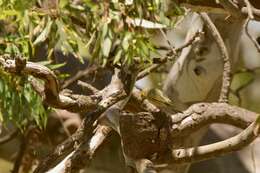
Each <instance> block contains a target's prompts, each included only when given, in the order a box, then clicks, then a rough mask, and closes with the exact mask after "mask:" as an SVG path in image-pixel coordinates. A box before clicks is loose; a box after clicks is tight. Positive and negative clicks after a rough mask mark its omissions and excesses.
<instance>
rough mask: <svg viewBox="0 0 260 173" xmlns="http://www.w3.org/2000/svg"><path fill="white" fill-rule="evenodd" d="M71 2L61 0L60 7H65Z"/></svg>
mask: <svg viewBox="0 0 260 173" xmlns="http://www.w3.org/2000/svg"><path fill="white" fill-rule="evenodd" d="M68 3H69V0H59V7H60V8H64V7H65V6H66V5H67V4H68Z"/></svg>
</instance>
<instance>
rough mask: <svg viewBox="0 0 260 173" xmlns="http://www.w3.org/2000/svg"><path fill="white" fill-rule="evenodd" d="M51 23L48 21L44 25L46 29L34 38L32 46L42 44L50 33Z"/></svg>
mask: <svg viewBox="0 0 260 173" xmlns="http://www.w3.org/2000/svg"><path fill="white" fill-rule="evenodd" d="M52 23H53V21H52V20H49V21H48V22H47V24H46V27H45V28H44V29H43V31H42V33H41V34H40V35H39V36H38V37H37V38H36V40H35V41H34V42H33V45H37V44H39V43H42V42H44V41H45V40H46V39H47V38H48V36H49V33H50V31H51V26H52Z"/></svg>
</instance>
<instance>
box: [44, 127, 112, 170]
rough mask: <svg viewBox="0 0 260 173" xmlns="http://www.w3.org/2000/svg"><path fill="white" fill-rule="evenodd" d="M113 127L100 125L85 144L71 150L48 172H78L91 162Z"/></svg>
mask: <svg viewBox="0 0 260 173" xmlns="http://www.w3.org/2000/svg"><path fill="white" fill-rule="evenodd" d="M111 130H112V129H111V128H110V127H107V126H98V127H97V130H96V132H95V134H94V135H93V136H92V137H91V139H90V140H87V141H86V143H85V144H82V145H81V146H80V147H79V148H78V149H77V150H75V151H73V152H71V153H70V154H69V155H68V156H67V157H66V158H65V159H63V160H62V161H61V162H60V163H59V164H58V165H56V166H55V167H54V168H53V169H51V170H49V171H48V173H65V172H77V171H78V170H79V169H81V168H83V167H84V166H85V165H86V164H89V163H90V162H91V160H92V157H93V155H94V153H95V151H96V150H97V148H98V147H99V146H100V145H101V144H102V143H103V141H104V140H105V139H106V137H107V136H108V134H109V133H110V132H111Z"/></svg>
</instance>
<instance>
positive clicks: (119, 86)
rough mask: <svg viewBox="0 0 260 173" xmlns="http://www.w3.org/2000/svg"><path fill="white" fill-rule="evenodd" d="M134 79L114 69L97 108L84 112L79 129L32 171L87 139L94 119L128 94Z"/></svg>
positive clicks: (38, 172) (47, 165) (42, 168)
mask: <svg viewBox="0 0 260 173" xmlns="http://www.w3.org/2000/svg"><path fill="white" fill-rule="evenodd" d="M135 79H136V76H135V73H131V74H125V73H123V72H122V71H119V70H117V69H116V70H115V74H114V75H113V77H112V80H111V83H110V84H109V85H108V86H107V87H106V88H104V89H103V90H102V91H101V92H102V96H103V99H102V100H101V101H100V102H99V103H98V105H97V109H95V110H93V111H91V112H89V113H87V114H86V116H85V117H84V119H83V121H82V124H81V126H80V127H79V129H78V130H77V131H76V132H75V133H74V134H73V135H72V136H71V137H70V138H68V139H67V140H66V141H64V142H63V143H61V144H60V145H58V146H57V147H56V149H55V150H54V151H53V152H52V153H51V154H50V155H49V156H48V157H46V158H45V159H44V160H43V161H42V162H41V163H40V165H39V166H38V168H37V169H36V170H35V171H34V173H43V172H46V171H47V170H48V169H49V168H50V167H51V166H52V165H54V164H56V163H58V162H59V161H60V158H61V157H63V156H64V155H66V154H68V153H69V152H71V151H72V150H74V149H76V148H78V146H79V145H80V144H81V143H82V142H83V140H87V139H89V138H90V136H91V134H92V132H93V130H94V129H95V127H96V126H97V124H96V123H95V121H96V120H97V119H98V118H99V117H100V116H101V115H102V114H103V113H104V112H105V111H106V110H107V109H108V108H109V107H110V106H112V105H114V104H115V103H117V102H118V101H120V100H122V99H124V98H126V97H127V95H129V94H130V92H131V90H132V89H131V87H132V86H133V82H135Z"/></svg>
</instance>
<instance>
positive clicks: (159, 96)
mask: <svg viewBox="0 0 260 173" xmlns="http://www.w3.org/2000/svg"><path fill="white" fill-rule="evenodd" d="M142 95H143V97H144V98H146V99H148V100H149V101H150V102H151V103H152V104H154V105H155V106H156V107H158V108H159V109H161V110H163V111H165V112H168V113H176V112H177V111H176V109H175V107H174V102H173V101H172V100H170V99H169V98H168V97H167V96H165V95H164V94H163V92H162V91H161V90H159V89H157V88H152V89H149V90H144V91H143V92H142Z"/></svg>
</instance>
